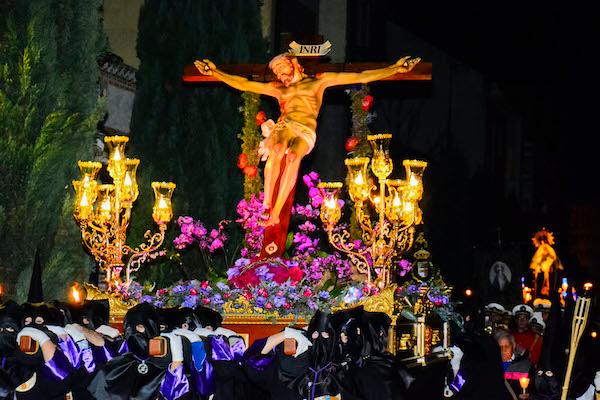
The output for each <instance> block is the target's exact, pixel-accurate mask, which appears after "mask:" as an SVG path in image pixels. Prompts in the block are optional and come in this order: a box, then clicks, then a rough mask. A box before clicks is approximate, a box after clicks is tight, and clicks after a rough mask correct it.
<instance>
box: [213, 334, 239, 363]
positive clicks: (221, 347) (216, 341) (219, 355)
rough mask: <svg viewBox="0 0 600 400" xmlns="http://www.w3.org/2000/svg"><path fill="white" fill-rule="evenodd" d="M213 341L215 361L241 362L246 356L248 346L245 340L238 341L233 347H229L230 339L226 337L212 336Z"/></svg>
mask: <svg viewBox="0 0 600 400" xmlns="http://www.w3.org/2000/svg"><path fill="white" fill-rule="evenodd" d="M211 340H212V359H213V360H218V361H221V360H224V361H233V360H241V359H242V357H243V356H244V351H245V350H246V344H245V343H244V341H243V340H238V341H237V342H235V343H234V344H233V346H230V345H229V339H228V338H227V337H225V336H211Z"/></svg>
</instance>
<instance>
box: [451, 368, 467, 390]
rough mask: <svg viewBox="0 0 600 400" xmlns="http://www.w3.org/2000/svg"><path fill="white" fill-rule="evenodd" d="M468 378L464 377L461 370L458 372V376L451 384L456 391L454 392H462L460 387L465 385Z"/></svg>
mask: <svg viewBox="0 0 600 400" xmlns="http://www.w3.org/2000/svg"><path fill="white" fill-rule="evenodd" d="M465 382H466V380H465V378H463V376H462V374H461V373H460V371H458V373H457V374H456V376H455V377H454V380H453V381H452V383H451V384H450V389H451V390H452V391H453V392H454V393H458V392H460V389H462V387H463V385H464V384H465Z"/></svg>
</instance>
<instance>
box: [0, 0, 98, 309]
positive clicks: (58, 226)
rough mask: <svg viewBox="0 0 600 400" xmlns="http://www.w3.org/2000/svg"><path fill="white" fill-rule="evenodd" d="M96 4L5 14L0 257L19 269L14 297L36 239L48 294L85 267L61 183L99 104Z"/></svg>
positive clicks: (65, 184)
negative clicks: (43, 267)
mask: <svg viewBox="0 0 600 400" xmlns="http://www.w3.org/2000/svg"><path fill="white" fill-rule="evenodd" d="M100 5H101V1H100V0H52V1H44V0H33V1H28V2H17V3H15V5H14V7H13V8H12V9H11V15H10V16H9V17H8V19H7V24H6V26H7V28H6V30H5V34H4V38H3V40H2V42H1V43H2V47H1V48H0V65H1V66H2V77H1V78H0V120H1V121H2V122H0V148H1V150H0V158H1V159H2V161H0V174H2V176H3V179H2V180H1V181H0V193H2V195H0V221H3V223H2V224H0V240H2V242H3V244H4V246H3V248H2V250H1V251H0V263H1V264H2V265H8V266H10V267H11V268H12V269H14V270H15V271H21V274H20V277H19V282H20V285H19V286H18V287H17V290H18V293H17V294H18V295H19V296H18V297H19V298H20V299H23V297H24V292H25V291H26V290H27V287H28V282H29V276H30V273H31V272H30V271H31V265H32V260H33V255H34V252H35V248H36V247H39V248H40V253H41V255H42V257H41V258H42V265H46V268H45V269H44V273H43V276H44V278H45V279H44V282H45V284H46V286H47V287H46V288H45V293H46V295H47V297H48V298H49V299H52V298H63V297H65V296H66V287H67V286H68V285H70V283H71V281H72V280H75V279H85V278H87V276H88V275H89V270H90V267H91V263H90V259H89V257H88V256H87V255H86V254H85V253H84V251H83V249H82V248H81V245H80V244H79V233H78V229H77V226H76V225H75V223H74V222H73V221H72V217H71V213H70V210H71V206H72V205H71V202H72V197H71V192H72V189H71V187H70V182H71V180H72V179H76V177H77V176H78V172H77V167H76V161H77V159H78V158H88V157H89V156H91V150H92V146H93V142H94V136H95V127H96V123H97V121H98V119H99V116H100V111H101V109H102V104H101V102H99V101H98V89H97V81H98V73H99V69H98V64H97V61H96V60H97V59H98V58H99V56H100V54H101V53H102V52H103V51H104V50H105V47H106V40H105V36H104V34H103V31H102V23H101V22H102V21H101V18H100ZM4 177H6V179H4ZM61 277H64V279H61Z"/></svg>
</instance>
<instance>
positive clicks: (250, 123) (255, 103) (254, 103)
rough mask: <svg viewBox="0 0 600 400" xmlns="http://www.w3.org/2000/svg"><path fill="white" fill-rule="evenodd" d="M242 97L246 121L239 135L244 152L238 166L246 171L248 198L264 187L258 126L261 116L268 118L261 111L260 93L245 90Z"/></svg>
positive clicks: (246, 194)
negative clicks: (260, 173) (260, 171)
mask: <svg viewBox="0 0 600 400" xmlns="http://www.w3.org/2000/svg"><path fill="white" fill-rule="evenodd" d="M242 99H243V101H244V106H243V107H242V113H243V115H244V122H243V126H242V132H241V134H240V135H239V138H240V140H241V141H242V149H241V150H242V152H241V154H240V155H239V157H238V162H237V166H238V168H240V169H241V170H242V172H243V173H244V198H246V199H248V198H250V196H252V195H253V194H254V193H258V192H260V191H261V189H262V181H261V179H260V177H259V176H258V163H259V161H260V157H259V155H258V147H259V144H260V141H261V140H262V136H261V134H260V129H258V128H257V126H258V127H260V125H261V124H262V122H264V121H262V122H261V118H262V117H263V116H264V118H265V119H266V116H265V115H264V114H265V113H264V111H259V109H260V95H258V94H256V93H251V92H243V93H242ZM261 113H262V114H261Z"/></svg>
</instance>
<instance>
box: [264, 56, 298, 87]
mask: <svg viewBox="0 0 600 400" xmlns="http://www.w3.org/2000/svg"><path fill="white" fill-rule="evenodd" d="M269 68H271V71H273V73H274V74H275V76H277V79H279V80H280V81H281V82H282V83H283V85H284V86H285V87H288V86H290V85H292V84H294V83H296V82H298V81H299V80H301V79H302V72H303V71H304V68H302V66H301V65H300V63H298V59H297V58H296V56H294V55H293V54H290V53H283V54H279V55H278V56H275V57H273V59H272V60H271V61H270V62H269Z"/></svg>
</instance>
